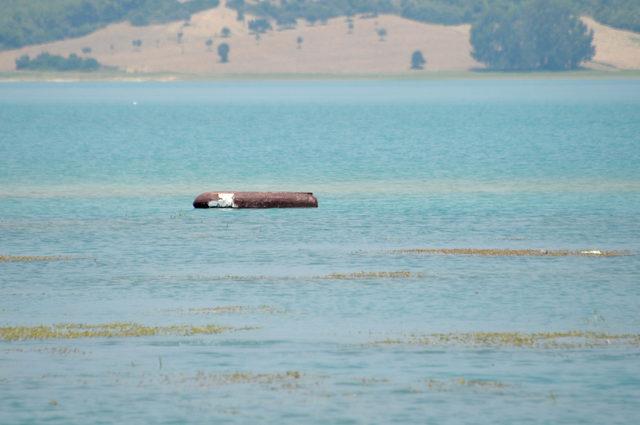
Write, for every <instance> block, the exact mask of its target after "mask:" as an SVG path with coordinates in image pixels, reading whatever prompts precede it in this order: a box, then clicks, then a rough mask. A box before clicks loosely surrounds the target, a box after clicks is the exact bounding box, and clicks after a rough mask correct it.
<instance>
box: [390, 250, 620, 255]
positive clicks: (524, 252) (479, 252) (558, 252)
mask: <svg viewBox="0 0 640 425" xmlns="http://www.w3.org/2000/svg"><path fill="white" fill-rule="evenodd" d="M388 252H390V253H392V254H424V255H474V256H480V257H620V256H623V255H630V253H628V252H624V251H602V250H599V249H589V250H587V249H585V250H564V249H560V250H548V249H494V248H407V249H395V250H391V251H388Z"/></svg>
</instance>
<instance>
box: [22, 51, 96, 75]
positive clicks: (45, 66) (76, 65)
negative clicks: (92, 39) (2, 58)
mask: <svg viewBox="0 0 640 425" xmlns="http://www.w3.org/2000/svg"><path fill="white" fill-rule="evenodd" d="M100 68H101V65H100V62H98V61H97V60H95V59H94V58H81V57H79V56H78V55H76V54H75V53H72V54H70V55H69V56H68V57H66V58H65V57H64V56H59V55H52V54H50V53H47V52H44V53H40V54H39V55H38V56H36V57H35V58H33V59H31V58H30V57H29V55H22V56H20V57H19V58H18V59H16V69H17V70H18V71H83V72H90V71H97V70H98V69H100Z"/></svg>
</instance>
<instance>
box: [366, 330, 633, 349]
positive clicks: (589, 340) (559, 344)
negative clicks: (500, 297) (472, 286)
mask: <svg viewBox="0 0 640 425" xmlns="http://www.w3.org/2000/svg"><path fill="white" fill-rule="evenodd" d="M373 345H421V346H462V347H502V348H509V347H512V348H560V349H562V348H566V349H573V348H597V347H608V346H633V347H638V346H640V334H609V333H602V332H590V331H565V332H536V333H521V332H469V333H434V334H428V335H418V336H416V335H413V336H410V337H408V338H405V339H386V340H382V341H376V342H374V343H373Z"/></svg>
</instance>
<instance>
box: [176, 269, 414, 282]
mask: <svg viewBox="0 0 640 425" xmlns="http://www.w3.org/2000/svg"><path fill="white" fill-rule="evenodd" d="M420 277H424V274H423V273H415V272H410V271H405V270H400V271H357V272H336V273H329V274H323V275H315V276H304V275H302V276H266V275H246V276H242V275H223V276H194V275H191V276H188V277H187V280H188V281H191V282H200V281H202V282H208V281H210V282H216V281H225V282H254V281H273V282H284V281H305V280H306V281H308V280H368V279H416V278H420Z"/></svg>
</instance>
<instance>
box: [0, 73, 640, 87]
mask: <svg viewBox="0 0 640 425" xmlns="http://www.w3.org/2000/svg"><path fill="white" fill-rule="evenodd" d="M564 79H566V80H576V79H580V80H636V79H640V70H624V71H598V70H577V71H557V72H550V71H544V72H499V71H432V72H429V71H427V72H420V73H414V72H406V73H389V74H377V73H344V74H328V73H317V74H316V73H246V74H245V73H243V74H180V73H171V72H167V73H126V72H120V71H102V72H100V71H99V72H41V71H20V72H17V71H14V72H0V83H6V84H11V83H77V82H130V83H143V82H160V83H161V82H217V81H243V80H246V81H256V80H257V81H259V80H265V81H287V80H294V81H304V80H312V81H323V80H327V81H332V80H333V81H335V80H362V81H367V80H372V81H380V80H382V81H385V80H388V81H393V80H403V81H438V80H564Z"/></svg>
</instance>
